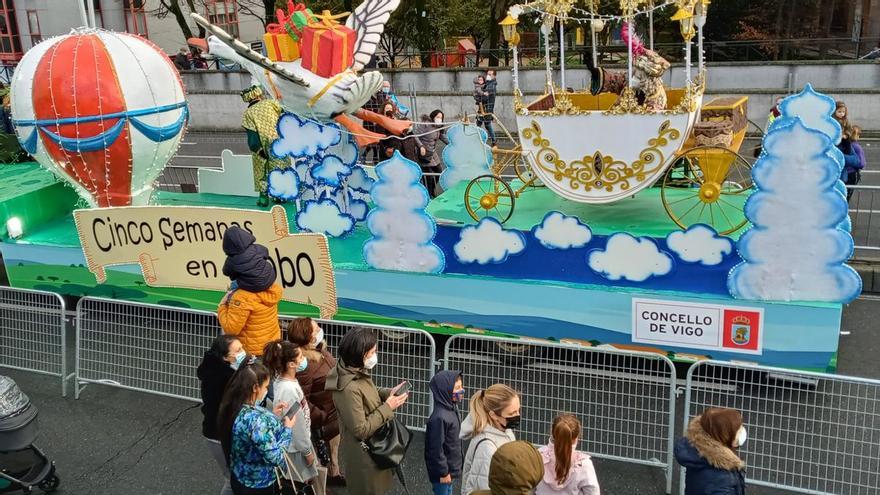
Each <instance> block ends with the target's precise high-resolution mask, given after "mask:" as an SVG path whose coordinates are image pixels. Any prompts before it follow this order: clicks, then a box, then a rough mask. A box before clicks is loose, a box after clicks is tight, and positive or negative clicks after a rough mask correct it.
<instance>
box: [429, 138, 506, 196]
mask: <svg viewBox="0 0 880 495" xmlns="http://www.w3.org/2000/svg"><path fill="white" fill-rule="evenodd" d="M446 136H447V139H448V140H449V145H448V146H446V147H445V148H444V149H443V163H445V164H446V169H445V170H444V171H443V173H442V174H440V185H441V186H442V187H443V189H452V188H453V187H455V185H456V184H458V183H459V182H462V181H470V180H471V179H474V178H476V177H478V176H480V175H483V174H488V173H491V172H490V170H489V169H490V167H491V165H492V161H493V158H492V149H491V148H489V146H488V145H486V131H484V130H483V129H481V128H479V127H477V126H475V125H473V124H454V125H453V126H452V127H450V128H449V131H448V132H447V134H446Z"/></svg>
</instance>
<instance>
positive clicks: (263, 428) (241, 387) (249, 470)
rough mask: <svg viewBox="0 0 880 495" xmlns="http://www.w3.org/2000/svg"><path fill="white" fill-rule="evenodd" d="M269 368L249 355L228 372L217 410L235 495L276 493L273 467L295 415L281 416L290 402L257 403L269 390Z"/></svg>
mask: <svg viewBox="0 0 880 495" xmlns="http://www.w3.org/2000/svg"><path fill="white" fill-rule="evenodd" d="M270 378H271V373H270V372H269V369H268V368H266V367H265V366H263V365H262V364H260V363H257V362H253V363H252V362H251V361H250V360H248V361H247V362H245V363H242V365H241V367H240V368H239V369H238V371H236V372H235V374H234V375H232V379H231V380H229V384H228V385H227V386H226V392H225V393H224V394H223V402H222V403H221V404H220V411H219V413H218V414H217V428H218V429H217V431H218V434H219V435H220V443H221V444H222V445H223V453H224V454H225V456H226V459H227V460H228V462H229V477H230V484H231V485H232V493H234V494H235V495H275V494H276V493H278V492H277V490H278V481H277V477H276V474H275V469H276V468H278V467H282V466H285V460H284V453H285V451H286V450H287V447H288V445H290V441H291V439H292V438H293V434H292V433H291V428H292V427H293V426H294V425H295V424H296V416H294V417H293V418H287V417H285V416H283V415H282V412H283V411H286V410H287V408H288V407H289V404H287V403H285V402H280V401H279V402H276V404H275V406H274V407H273V410H272V411H268V410H266V409H263V408H262V407H260V406H258V405H257V404H261V403H262V402H263V400H264V399H265V398H266V394H267V393H268V392H269V379H270Z"/></svg>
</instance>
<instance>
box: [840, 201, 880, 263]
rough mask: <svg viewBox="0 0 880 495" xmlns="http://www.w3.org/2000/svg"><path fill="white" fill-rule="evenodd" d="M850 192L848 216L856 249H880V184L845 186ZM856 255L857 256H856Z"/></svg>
mask: <svg viewBox="0 0 880 495" xmlns="http://www.w3.org/2000/svg"><path fill="white" fill-rule="evenodd" d="M846 187H847V189H848V190H849V191H851V192H852V196H851V197H850V199H849V217H850V220H852V236H853V242H855V248H856V249H857V250H864V251H880V218H874V216H876V215H877V214H880V186H863V185H861V184H859V185H855V186H846ZM857 257H858V256H857Z"/></svg>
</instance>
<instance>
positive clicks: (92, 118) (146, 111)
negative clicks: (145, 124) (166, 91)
mask: <svg viewBox="0 0 880 495" xmlns="http://www.w3.org/2000/svg"><path fill="white" fill-rule="evenodd" d="M178 108H183V109H184V111H187V110H188V109H189V106H188V105H187V103H186V102H185V101H181V102H179V103H172V104H170V105H162V106H160V107H153V108H142V109H140V110H128V111H125V112H116V113H108V114H105V115H89V116H86V117H67V118H63V119H43V120H14V121H12V122H13V124H15V125H17V126H24V127H32V126H46V125H65V124H85V123H88V122H99V121H101V120H114V119H121V118H129V119H130V118H132V117H142V116H144V115H155V114H157V113H163V112H170V111H171V110H177V109H178Z"/></svg>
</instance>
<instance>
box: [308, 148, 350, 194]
mask: <svg viewBox="0 0 880 495" xmlns="http://www.w3.org/2000/svg"><path fill="white" fill-rule="evenodd" d="M311 173H312V178H313V179H314V180H315V181H316V182H317V183H318V184H324V185H328V186H331V187H339V186H340V185H341V184H342V179H343V178H344V177H346V176H348V175H351V167H349V166H348V165H346V164H345V163H343V162H342V160H340V159H339V158H338V157H336V156H335V155H325V156H324V159H323V160H321V162H320V163H319V164H317V165H315V166H313V167H312V169H311Z"/></svg>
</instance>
